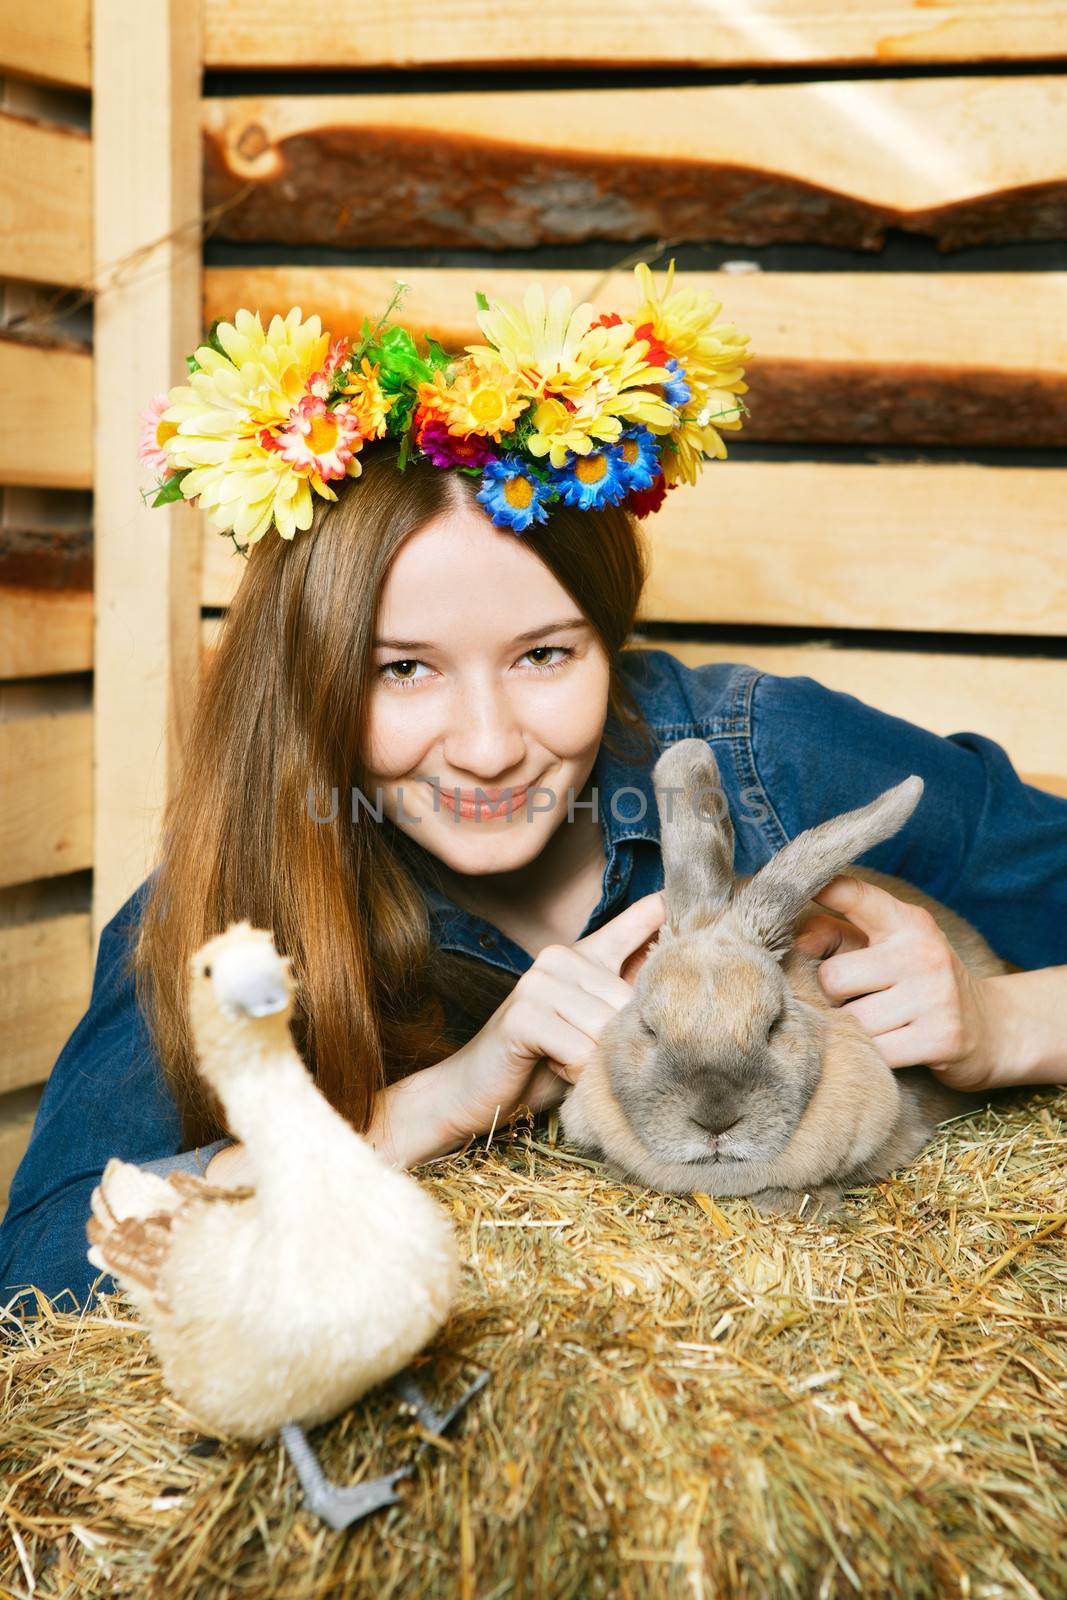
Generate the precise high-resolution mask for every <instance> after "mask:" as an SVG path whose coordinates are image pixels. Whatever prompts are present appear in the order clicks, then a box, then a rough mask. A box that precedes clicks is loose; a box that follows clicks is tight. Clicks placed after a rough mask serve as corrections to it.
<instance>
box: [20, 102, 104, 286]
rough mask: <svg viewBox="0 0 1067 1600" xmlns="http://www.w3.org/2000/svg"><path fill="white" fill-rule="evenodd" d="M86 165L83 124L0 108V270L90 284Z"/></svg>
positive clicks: (87, 155) (41, 280)
mask: <svg viewBox="0 0 1067 1600" xmlns="http://www.w3.org/2000/svg"><path fill="white" fill-rule="evenodd" d="M91 165H92V145H91V141H90V139H89V136H88V134H86V133H83V132H82V130H81V129H80V128H68V127H59V126H58V125H55V124H51V125H49V124H47V123H42V122H37V121H35V120H33V119H31V118H29V117H18V116H13V115H12V114H11V113H10V112H0V275H2V276H4V277H8V278H27V279H30V280H31V281H32V282H34V283H56V284H77V285H81V284H85V283H88V282H89V280H90V277H91V274H92V223H91V209H92V190H91V182H92V171H91Z"/></svg>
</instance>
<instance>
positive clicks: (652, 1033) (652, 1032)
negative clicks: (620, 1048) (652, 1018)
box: [641, 1017, 656, 1039]
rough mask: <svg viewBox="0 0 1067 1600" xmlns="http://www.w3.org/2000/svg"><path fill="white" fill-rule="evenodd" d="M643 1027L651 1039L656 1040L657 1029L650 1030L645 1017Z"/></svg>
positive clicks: (642, 1022) (642, 1021)
mask: <svg viewBox="0 0 1067 1600" xmlns="http://www.w3.org/2000/svg"><path fill="white" fill-rule="evenodd" d="M641 1026H642V1028H644V1030H645V1032H646V1033H647V1034H648V1037H649V1038H650V1039H655V1038H656V1030H655V1028H650V1027H649V1025H648V1023H647V1022H646V1021H645V1019H644V1017H642V1018H641Z"/></svg>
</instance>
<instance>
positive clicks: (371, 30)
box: [205, 0, 1067, 71]
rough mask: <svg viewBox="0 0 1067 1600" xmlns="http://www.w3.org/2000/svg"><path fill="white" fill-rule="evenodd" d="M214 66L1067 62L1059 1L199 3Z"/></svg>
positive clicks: (1066, 24)
mask: <svg viewBox="0 0 1067 1600" xmlns="http://www.w3.org/2000/svg"><path fill="white" fill-rule="evenodd" d="M205 34H206V37H205V53H206V59H207V64H208V65H209V66H211V67H227V68H234V69H236V70H237V71H244V70H247V69H251V68H255V67H297V66H299V67H312V68H317V67H321V68H327V69H333V70H335V71H336V70H337V69H339V68H342V67H413V66H420V67H443V66H504V67H527V68H528V67H531V66H535V65H542V66H544V65H551V66H563V65H569V66H595V67H601V68H606V67H613V66H614V67H618V66H630V67H647V66H701V67H717V66H731V67H742V66H782V65H788V64H794V63H799V64H803V65H825V64H828V63H864V64H871V65H879V66H882V65H888V64H892V63H899V62H919V61H985V60H993V61H996V60H1040V59H1042V58H1055V57H1057V56H1064V55H1067V17H1065V15H1064V10H1063V7H1062V5H1061V4H1060V3H1059V0H1025V3H1024V0H960V3H957V4H953V3H951V0H942V3H941V4H937V5H930V4H929V0H897V3H895V4H894V3H886V0H849V4H848V5H838V6H827V5H815V4H812V3H810V0H753V3H752V4H745V5H737V4H735V3H733V0H657V3H656V5H655V7H654V9H653V8H650V7H649V5H648V4H647V0H614V3H613V4H612V7H611V11H610V15H608V16H606V15H605V12H604V7H603V5H602V4H600V3H599V0H542V3H540V4H538V5H536V6H530V5H525V4H522V5H520V4H515V3H514V0H511V3H505V4H504V5H498V6H496V7H486V6H485V5H484V4H483V3H482V0H389V4H388V5H382V4H381V0H348V3H347V4H346V5H345V6H344V7H343V8H340V9H339V8H338V6H337V4H336V0H304V3H303V4H302V5H300V6H293V5H291V4H289V3H288V0H207V5H206V27H205Z"/></svg>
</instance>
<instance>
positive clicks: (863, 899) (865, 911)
mask: <svg viewBox="0 0 1067 1600" xmlns="http://www.w3.org/2000/svg"><path fill="white" fill-rule="evenodd" d="M812 899H813V900H816V901H818V903H819V905H821V906H825V907H826V908H827V910H829V911H835V912H837V914H838V916H842V917H847V918H848V920H849V921H850V922H852V923H854V924H855V925H856V927H857V928H859V929H860V930H861V932H863V933H865V934H866V935H867V937H868V939H870V940H871V941H872V942H873V941H874V940H875V939H883V938H885V937H886V936H887V935H888V934H891V933H895V932H896V931H897V929H898V928H900V926H901V925H902V922H904V921H906V920H907V918H908V915H909V913H911V912H914V911H918V910H920V909H921V908H920V907H918V906H913V905H911V904H910V903H909V902H908V901H906V900H898V899H897V897H896V895H894V894H890V893H889V891H888V890H887V889H883V888H882V887H881V886H880V885H879V884H877V883H868V882H867V881H866V880H865V879H863V878H851V877H849V876H848V874H847V873H839V874H838V876H837V877H836V878H831V879H830V882H829V883H828V884H827V885H826V887H825V889H820V891H819V893H818V894H814V895H812Z"/></svg>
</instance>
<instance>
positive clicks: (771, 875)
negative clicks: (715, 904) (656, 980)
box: [734, 773, 923, 955]
mask: <svg viewBox="0 0 1067 1600" xmlns="http://www.w3.org/2000/svg"><path fill="white" fill-rule="evenodd" d="M922 792H923V780H922V779H921V778H920V777H919V776H918V774H917V773H913V774H912V775H911V777H910V778H905V779H904V781H903V783H898V784H895V785H894V787H893V788H892V789H886V790H885V791H884V792H883V793H882V794H880V795H879V796H878V798H877V800H872V801H871V803H870V805H866V806H860V807H858V809H857V810H855V811H846V812H844V813H843V815H841V816H840V817H831V819H830V821H829V822H821V823H819V825H818V826H817V827H815V828H807V829H805V831H804V832H803V833H798V834H797V836H796V838H795V839H791V840H790V842H789V843H788V844H787V845H785V846H784V847H783V848H782V849H781V850H779V852H778V854H777V855H776V856H775V857H774V858H773V860H771V861H768V863H767V865H766V866H765V867H761V868H760V870H759V871H758V872H757V873H756V874H755V876H754V877H752V878H750V879H749V881H748V882H747V883H746V884H744V885H743V887H742V888H741V889H740V890H739V891H738V895H737V898H736V900H735V902H734V907H735V913H736V916H737V920H738V922H739V923H740V925H741V927H742V928H743V930H744V932H745V933H746V934H747V935H748V937H749V938H751V939H754V940H755V941H756V942H757V943H758V944H762V945H764V946H765V947H766V948H767V949H768V950H771V951H772V952H775V953H777V954H779V955H781V954H784V952H785V951H786V950H787V949H788V948H789V946H790V943H791V942H792V936H793V924H794V923H795V921H796V919H797V917H798V916H799V915H800V913H801V911H802V910H803V909H804V906H805V905H806V903H807V902H808V901H809V900H810V899H811V897H812V895H814V894H818V892H819V890H820V889H822V888H825V886H826V885H827V884H828V883H829V881H830V879H831V878H833V877H835V876H836V874H837V873H839V872H844V871H845V870H846V868H847V867H849V866H850V865H851V864H852V862H853V861H854V860H855V859H856V857H857V856H861V855H862V854H863V853H864V851H865V850H870V849H871V848H872V847H873V846H874V845H876V844H880V843H881V842H882V840H883V839H888V838H890V837H891V836H892V835H893V834H894V833H896V831H897V829H898V828H901V827H903V825H904V823H905V822H906V821H907V820H908V818H909V817H910V816H911V814H912V812H913V811H914V810H915V807H916V806H917V805H918V803H919V796H920V795H921V794H922Z"/></svg>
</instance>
